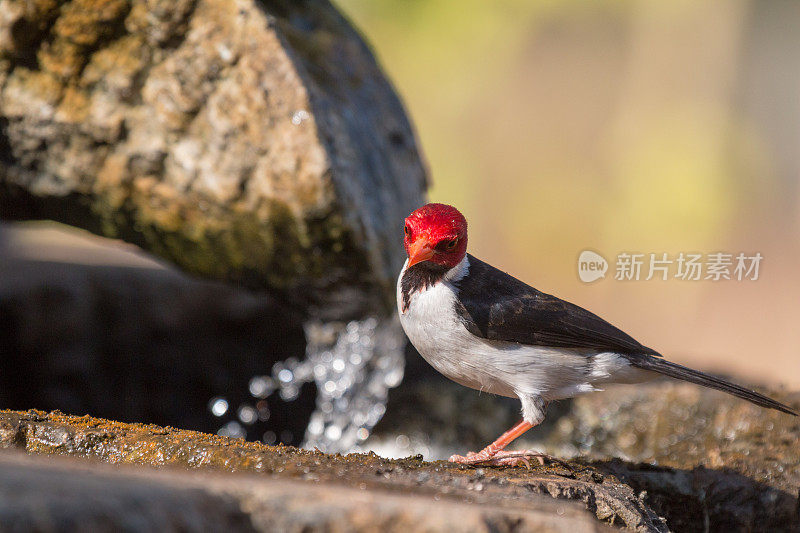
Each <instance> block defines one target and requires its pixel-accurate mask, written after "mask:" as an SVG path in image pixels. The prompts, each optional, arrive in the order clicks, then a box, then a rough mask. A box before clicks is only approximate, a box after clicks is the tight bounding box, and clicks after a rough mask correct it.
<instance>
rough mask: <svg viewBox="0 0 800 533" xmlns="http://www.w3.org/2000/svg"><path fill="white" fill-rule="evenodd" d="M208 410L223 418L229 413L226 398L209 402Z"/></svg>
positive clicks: (213, 399) (212, 399)
mask: <svg viewBox="0 0 800 533" xmlns="http://www.w3.org/2000/svg"><path fill="white" fill-rule="evenodd" d="M208 410H209V411H211V414H212V415H214V416H222V415H224V414H225V413H227V412H228V400H226V399H225V398H219V397H217V398H211V400H209V402H208Z"/></svg>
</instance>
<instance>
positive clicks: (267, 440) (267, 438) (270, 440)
mask: <svg viewBox="0 0 800 533" xmlns="http://www.w3.org/2000/svg"><path fill="white" fill-rule="evenodd" d="M277 438H278V437H277V435H275V432H274V431H265V432H264V436H263V437H262V438H261V442H263V443H264V444H275V440H276V439H277Z"/></svg>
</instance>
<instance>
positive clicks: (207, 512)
mask: <svg viewBox="0 0 800 533" xmlns="http://www.w3.org/2000/svg"><path fill="white" fill-rule="evenodd" d="M0 523H2V524H3V529H4V530H5V531H75V530H80V531H117V530H124V531H128V532H138V531H142V532H145V531H182V532H184V531H185V532H189V531H191V532H195V531H196V532H203V531H229V532H251V531H265V532H271V531H292V532H301V531H302V532H309V533H310V532H318V531H319V532H328V531H364V532H373V531H387V532H405V531H409V530H412V531H418V530H424V531H430V532H434V531H442V532H445V531H447V532H451V531H455V532H460V531H464V532H473V531H476V532H487V533H488V532H496V533H502V532H509V533H511V532H517V531H539V532H545V533H556V532H563V533H571V532H573V531H614V529H613V528H611V527H608V526H605V525H603V524H602V523H600V522H598V521H596V520H595V519H594V518H593V517H592V516H591V514H589V513H588V512H586V511H584V510H582V509H580V507H579V506H578V505H576V504H570V503H568V502H556V501H552V500H550V501H548V499H546V497H539V498H537V497H535V496H531V497H529V498H527V501H526V502H525V503H524V504H523V505H514V506H510V505H505V506H493V505H475V504H474V503H471V502H469V501H465V499H464V498H461V497H458V496H455V497H454V496H444V497H439V498H432V497H430V495H429V494H415V493H413V492H410V491H409V492H404V493H401V492H399V491H396V490H391V489H389V490H387V489H378V490H375V489H374V488H372V490H365V489H364V488H360V487H342V486H341V485H334V484H327V483H326V484H315V483H313V482H309V481H290V480H285V479H273V478H270V477H266V476H257V475H247V474H238V475H231V474H228V475H226V476H223V475H219V474H217V475H213V474H212V475H209V474H203V473H198V472H181V471H177V470H174V469H173V470H170V471H161V472H157V471H154V470H153V469H148V468H141V467H139V468H112V467H108V466H104V465H99V464H96V463H89V462H86V461H76V460H72V461H70V460H67V459H64V458H60V459H51V460H42V458H30V457H25V456H24V455H22V454H17V453H8V452H6V453H0Z"/></svg>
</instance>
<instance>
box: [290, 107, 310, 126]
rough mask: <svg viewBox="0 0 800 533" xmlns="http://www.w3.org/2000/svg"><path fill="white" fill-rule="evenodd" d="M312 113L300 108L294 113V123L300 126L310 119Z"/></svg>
mask: <svg viewBox="0 0 800 533" xmlns="http://www.w3.org/2000/svg"><path fill="white" fill-rule="evenodd" d="M310 117H311V115H309V114H308V111H306V110H305V109H299V110H297V111H295V112H294V113H293V114H292V124H294V125H295V126H299V125H300V124H302V123H303V122H305V121H306V120H308V119H309V118H310Z"/></svg>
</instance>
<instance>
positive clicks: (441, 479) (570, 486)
mask: <svg viewBox="0 0 800 533" xmlns="http://www.w3.org/2000/svg"><path fill="white" fill-rule="evenodd" d="M2 448H14V449H21V450H25V451H26V452H28V453H30V454H38V455H41V454H47V455H60V456H64V455H69V456H73V457H86V458H93V459H99V460H101V461H103V462H107V463H113V464H116V465H135V466H140V467H141V466H157V467H165V466H169V467H179V468H180V467H182V468H189V469H192V470H196V471H206V472H208V473H211V472H216V473H223V472H228V473H230V472H236V473H238V474H246V473H249V474H260V476H259V478H253V477H250V478H249V479H248V478H245V477H243V476H241V475H240V476H237V477H231V476H229V477H227V478H226V479H227V484H226V486H227V489H224V490H221V488H220V487H221V484H222V483H224V482H225V480H224V479H223V480H221V481H218V482H213V483H208V484H207V487H208V488H209V489H210V490H211V491H212V492H224V493H226V494H227V495H230V494H231V493H234V495H236V497H238V498H240V499H241V501H242V506H241V507H242V509H244V510H246V511H248V512H249V513H251V514H252V515H253V517H254V523H255V524H256V525H258V524H261V526H262V527H261V528H260V529H270V528H269V527H268V524H270V523H272V524H279V526H277V527H272V528H271V529H272V530H275V529H278V530H281V531H286V530H294V531H306V530H313V531H317V530H324V531H329V530H331V529H333V530H335V531H350V530H356V531H376V530H379V531H384V530H388V531H405V530H408V529H421V530H426V531H520V530H523V531H527V530H537V531H539V530H544V531H575V530H576V528H577V530H581V531H585V530H592V529H594V530H604V529H605V528H604V527H603V523H602V522H600V521H596V520H594V519H589V518H590V517H591V516H592V514H593V515H594V516H595V517H596V518H597V519H599V520H601V521H605V522H608V523H612V524H616V525H622V526H625V527H627V528H628V529H630V530H635V531H642V532H645V531H666V527H665V524H664V522H663V520H662V519H660V518H659V517H658V516H656V515H655V514H654V513H653V512H652V511H651V510H650V509H649V508H648V507H647V506H646V505H644V504H643V503H642V502H641V500H640V499H639V497H638V496H637V495H636V493H634V491H633V490H631V489H630V488H629V487H627V486H626V485H624V484H622V483H620V482H619V481H618V480H617V479H616V478H615V477H614V476H612V475H606V474H603V473H602V472H600V471H598V470H597V469H595V468H593V467H590V466H589V467H587V466H584V465H579V464H576V465H574V466H569V465H554V466H545V467H542V466H538V464H537V465H532V468H531V469H530V470H528V469H526V468H506V469H491V468H487V469H475V468H470V467H464V466H461V465H454V464H451V463H441V462H437V463H426V462H424V461H423V460H422V458H421V457H409V458H406V459H398V460H387V459H383V458H381V457H378V456H377V455H375V454H361V455H359V454H352V455H346V456H342V455H339V454H336V455H327V454H324V453H321V452H318V451H304V450H298V449H296V448H292V447H287V446H277V447H272V446H265V445H263V444H258V443H253V442H243V441H238V440H234V439H230V438H227V437H219V436H213V435H204V434H201V433H195V432H192V431H182V430H176V429H172V428H163V427H158V426H148V425H140V424H121V423H117V422H110V421H107V420H101V419H97V418H91V417H88V416H86V417H70V416H65V415H62V414H60V413H49V414H47V413H42V412H37V411H29V412H24V413H23V412H13V411H0V449H2ZM0 465H2V461H0ZM0 470H2V468H0ZM97 473H99V474H103V473H104V471H103V470H98V471H97ZM264 474H269V476H268V477H269V478H270V479H272V480H275V481H277V480H298V481H300V480H301V481H304V482H305V484H304V485H295V486H292V485H290V484H283V485H280V484H275V483H272V484H265V483H263V481H262V482H261V483H258V482H257V481H256V480H257V479H261V480H263V479H264V477H266V476H264ZM33 477H34V478H35V474H34V476H33ZM185 478H186V476H184V478H183V479H185ZM34 481H35V479H34ZM121 481H124V480H121ZM29 482H30V481H26V480H25V479H24V478H23V479H20V480H19V482H18V485H21V486H22V487H20V486H18V487H17V488H16V491H18V492H19V491H20V490H22V488H23V487H25V485H26V484H28V483H29ZM172 482H173V484H180V485H181V486H183V487H186V486H187V485H188V486H189V487H191V486H198V485H200V484H201V483H200V482H198V481H197V478H195V481H193V482H192V481H190V482H189V483H185V482H182V481H181V478H173V480H172ZM4 483H7V481H6V480H4V479H3V476H0V494H1V493H2V490H3V484H4ZM59 483H63V481H60V482H59ZM203 484H205V483H203ZM40 486H41V484H38V485H36V487H37V488H38V487H40ZM25 488H27V487H25ZM121 488H125V487H124V486H123V485H120V487H119V489H121ZM128 488H129V489H131V490H133V489H135V488H136V487H135V486H133V487H128ZM42 489H46V487H42ZM28 490H29V492H35V491H33V490H30V489H28ZM46 494H47V492H45V495H46ZM551 498H555V500H552V499H551ZM214 503H215V505H217V506H218V508H220V509H222V510H225V509H226V507H224V505H223V504H224V501H222V502H214ZM575 503H578V504H579V506H580V507H584V508H585V509H586V510H588V511H590V513H591V514H585V513H581V512H580V511H581V509H580V508H576V506H575V505H574V504H575ZM465 504H466V505H465ZM553 504H555V505H553ZM52 505H53V504H52V503H50V502H48V498H47V497H46V496H45V497H44V498H43V501H42V505H41V506H37V509H47V510H50V509H52ZM8 507H10V506H8V505H6V506H5V508H6V509H8ZM3 510H4V506H3V504H2V503H0V516H2V514H3ZM189 511H190V512H195V507H190V508H189ZM40 512H41V511H40ZM176 512H178V511H176ZM6 513H8V511H6ZM260 513H263V515H260ZM259 516H260V518H259ZM561 517H564V520H563V521H562V520H561ZM306 527H308V528H309V529H305V528H306ZM540 528H543V529H540ZM570 528H572V529H570Z"/></svg>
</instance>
